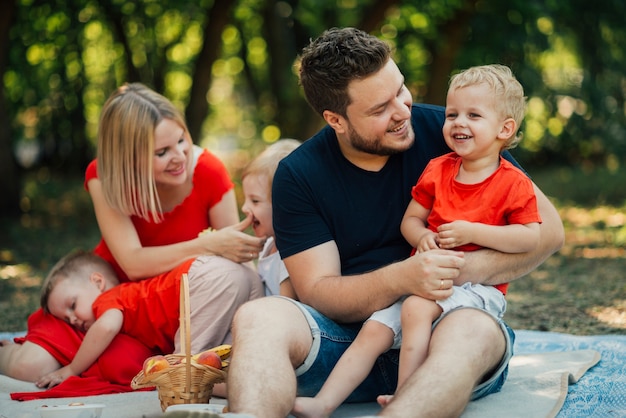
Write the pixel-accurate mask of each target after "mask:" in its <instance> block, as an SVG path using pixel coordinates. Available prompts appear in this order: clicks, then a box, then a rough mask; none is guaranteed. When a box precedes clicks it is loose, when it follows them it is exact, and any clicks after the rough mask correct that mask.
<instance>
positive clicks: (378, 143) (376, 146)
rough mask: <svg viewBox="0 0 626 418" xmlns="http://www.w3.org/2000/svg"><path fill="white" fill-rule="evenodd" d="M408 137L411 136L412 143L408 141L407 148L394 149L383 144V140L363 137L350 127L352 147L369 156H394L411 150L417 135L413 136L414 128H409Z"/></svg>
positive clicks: (349, 134) (349, 135) (349, 136)
mask: <svg viewBox="0 0 626 418" xmlns="http://www.w3.org/2000/svg"><path fill="white" fill-rule="evenodd" d="M407 135H410V136H411V137H412V138H411V140H410V141H407V143H406V144H405V145H406V146H404V147H402V148H392V147H388V146H385V145H383V144H382V142H383V141H382V140H381V139H379V138H373V139H372V138H365V137H363V136H361V135H360V134H359V133H358V132H357V131H356V130H355V129H354V128H353V127H352V125H349V127H348V138H349V139H350V145H352V147H353V148H354V149H356V150H358V151H361V152H366V153H368V154H373V155H381V156H386V155H394V154H398V153H400V152H404V151H406V150H408V149H409V148H411V146H412V145H413V142H414V141H415V135H414V134H413V128H412V127H411V126H409V131H408V132H407Z"/></svg>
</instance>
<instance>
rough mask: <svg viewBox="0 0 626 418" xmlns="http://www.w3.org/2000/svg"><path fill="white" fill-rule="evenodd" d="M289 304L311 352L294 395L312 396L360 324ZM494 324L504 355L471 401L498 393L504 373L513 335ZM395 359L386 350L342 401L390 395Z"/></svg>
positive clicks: (298, 373) (395, 352) (395, 375)
mask: <svg viewBox="0 0 626 418" xmlns="http://www.w3.org/2000/svg"><path fill="white" fill-rule="evenodd" d="M290 300H291V299H290ZM291 301H292V302H293V303H294V304H296V306H298V308H299V309H300V310H301V311H302V313H303V314H304V316H305V317H306V319H307V321H308V323H309V327H310V328H311V335H312V336H313V344H312V347H311V351H310V352H309V354H308V356H307V358H306V359H305V360H304V363H302V364H301V365H300V366H299V367H298V368H297V369H296V376H297V379H298V396H315V395H316V394H317V393H318V392H319V390H320V388H321V387H322V385H323V384H324V382H325V381H326V379H327V378H328V375H329V374H330V372H331V371H332V369H333V367H334V366H335V364H336V363H337V361H338V360H339V358H340V357H341V355H342V354H343V352H344V351H345V350H346V349H347V348H348V346H349V345H350V344H351V343H352V341H354V338H355V337H356V335H357V334H358V332H359V330H360V328H361V324H360V323H358V324H337V323H336V322H334V321H332V320H331V319H329V318H327V317H326V316H324V315H322V314H321V313H319V312H318V311H316V310H315V309H313V308H311V307H310V306H308V305H305V304H302V303H300V302H297V301H294V300H291ZM459 309H464V308H459ZM466 309H474V308H466ZM454 311H455V310H452V311H450V312H448V314H450V313H451V312H454ZM442 317H443V316H442ZM440 320H441V317H440V318H439V319H438V320H437V321H435V323H434V324H433V328H434V327H435V326H436V325H437V323H438V322H439V321H440ZM494 321H496V322H497V323H498V324H499V326H500V328H501V329H502V331H503V334H504V336H505V338H506V345H507V347H506V354H505V356H504V357H503V359H502V361H501V362H500V364H499V365H498V367H497V368H496V370H495V371H494V373H493V374H492V375H491V376H489V377H488V378H487V379H486V380H484V381H483V382H481V383H480V384H479V385H478V386H476V388H474V392H473V394H472V398H471V399H472V400H476V399H479V398H482V397H484V396H487V395H489V394H491V393H496V392H499V391H500V389H501V388H502V385H503V384H504V382H505V380H506V377H507V374H508V365H509V360H510V359H511V357H512V356H513V342H514V340H515V334H514V333H513V330H512V329H511V328H509V327H508V326H507V325H506V324H505V323H504V322H503V321H502V320H499V319H497V318H494ZM399 359H400V351H399V350H389V351H387V352H386V353H384V354H383V355H382V356H380V357H379V358H378V359H377V360H376V364H375V365H374V367H373V368H372V371H371V372H370V374H369V375H368V376H367V378H366V379H365V381H363V382H362V383H361V384H360V385H359V387H358V388H357V389H356V390H355V391H354V392H353V393H352V394H351V395H350V396H349V397H348V399H347V400H346V402H372V401H375V400H376V397H377V396H378V395H381V394H393V393H394V392H395V390H396V386H397V382H398V365H399Z"/></svg>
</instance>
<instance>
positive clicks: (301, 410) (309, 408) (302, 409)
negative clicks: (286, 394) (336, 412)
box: [291, 397, 333, 418]
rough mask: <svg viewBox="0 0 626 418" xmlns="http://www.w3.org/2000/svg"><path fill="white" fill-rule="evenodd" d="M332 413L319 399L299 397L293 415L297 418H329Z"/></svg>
mask: <svg viewBox="0 0 626 418" xmlns="http://www.w3.org/2000/svg"><path fill="white" fill-rule="evenodd" d="M332 412H333V411H332V410H331V411H329V410H328V408H327V407H326V405H324V403H323V402H322V401H321V400H319V399H316V398H305V397H297V398H296V401H295V402H294V404H293V409H292V411H291V414H292V415H293V416H295V417H297V418H328V417H329V416H330V414H331V413H332Z"/></svg>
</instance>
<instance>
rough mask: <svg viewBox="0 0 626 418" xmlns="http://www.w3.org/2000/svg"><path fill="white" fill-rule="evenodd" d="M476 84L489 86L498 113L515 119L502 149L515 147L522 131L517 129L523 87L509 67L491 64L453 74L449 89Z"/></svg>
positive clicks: (521, 114)
mask: <svg viewBox="0 0 626 418" xmlns="http://www.w3.org/2000/svg"><path fill="white" fill-rule="evenodd" d="M476 84H486V85H487V86H489V88H491V91H492V93H493V97H494V99H495V103H496V106H497V108H498V111H499V112H500V115H501V116H502V117H504V118H513V120H515V123H516V125H517V131H516V132H515V133H514V134H513V135H512V136H511V138H509V140H508V141H507V142H506V144H505V145H504V149H511V148H514V147H516V146H517V144H519V142H520V141H521V140H522V133H521V132H520V131H519V128H520V126H521V124H522V121H523V120H524V113H525V112H526V97H524V88H523V87H522V85H521V84H520V82H519V81H517V79H516V78H515V76H514V75H513V72H512V71H511V69H510V68H509V67H507V66H505V65H500V64H492V65H481V66H477V67H470V68H468V69H467V70H464V71H461V72H460V73H458V74H455V75H454V76H452V78H451V79H450V90H457V89H460V88H463V87H468V86H474V85H476Z"/></svg>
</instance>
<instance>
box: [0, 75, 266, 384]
mask: <svg viewBox="0 0 626 418" xmlns="http://www.w3.org/2000/svg"><path fill="white" fill-rule="evenodd" d="M85 187H86V189H87V190H88V191H89V194H90V196H91V199H92V201H93V205H94V210H95V213H96V218H97V221H98V226H99V227H100V232H101V234H102V240H101V241H100V243H99V244H98V245H97V247H96V248H95V250H94V252H95V253H96V254H97V255H99V256H101V257H102V258H104V259H105V260H107V261H108V262H109V263H111V265H112V266H113V267H114V269H115V272H116V273H117V275H118V276H119V278H120V281H121V282H126V281H136V280H142V279H144V278H147V277H152V276H156V275H159V274H162V273H165V272H167V271H169V270H171V269H173V268H174V267H176V266H177V265H179V264H180V263H181V262H182V261H184V260H188V259H192V258H196V257H198V256H200V255H214V257H203V258H202V260H204V261H203V262H204V263H205V266H204V267H203V270H205V271H206V272H207V274H206V279H205V280H210V281H211V282H213V283H214V286H213V287H212V288H211V287H210V286H209V287H208V286H203V289H205V290H204V291H205V292H206V296H205V298H206V299H207V300H212V305H213V306H214V307H215V308H214V310H213V312H212V313H210V314H209V315H207V316H206V317H205V323H206V324H207V326H206V329H203V330H197V331H202V332H205V333H207V335H206V339H207V340H209V341H220V342H228V341H230V322H231V320H232V316H233V315H234V312H235V310H236V309H237V307H238V306H239V305H241V304H242V303H243V302H245V301H247V300H249V299H254V298H256V297H259V296H262V295H263V288H262V285H261V281H260V280H259V277H258V275H257V274H256V272H255V271H254V270H253V269H252V268H250V267H249V266H248V265H246V263H248V262H250V261H251V260H252V259H254V258H256V257H257V256H258V254H259V252H260V251H261V250H262V249H263V245H264V242H265V240H264V239H263V238H258V237H254V236H250V235H248V234H246V233H244V232H243V230H244V229H245V228H247V227H248V226H249V225H250V223H251V218H246V219H245V220H244V221H242V222H239V217H238V212H237V203H236V199H235V194H234V190H233V183H232V181H231V179H230V177H229V175H228V172H227V171H226V168H225V167H224V165H223V164H222V163H221V161H220V160H219V159H218V158H217V157H216V156H214V155H213V154H211V153H210V152H209V151H207V150H202V149H201V148H199V147H197V146H194V145H193V142H192V140H191V137H190V135H189V131H188V129H187V126H186V124H185V121H184V118H183V115H182V113H181V112H180V111H179V110H178V109H177V108H176V107H175V106H174V105H173V104H172V103H171V102H170V101H169V100H167V99H166V98H165V97H163V96H162V95H160V94H158V93H156V92H154V91H152V90H150V89H149V88H147V87H145V86H143V85H141V84H138V83H132V84H126V85H124V86H122V87H120V88H119V89H117V90H116V91H115V92H114V93H113V94H112V95H111V96H110V97H109V99H108V100H107V102H106V103H105V105H104V107H103V109H102V113H101V117H100V124H99V131H98V151H97V158H96V160H94V161H92V163H91V164H90V165H89V166H88V168H87V170H86V176H85ZM209 229H211V230H212V232H210V233H202V232H203V231H206V230H209ZM242 263H243V264H242ZM206 289H212V290H208V291H207V290H206ZM190 291H191V292H193V291H194V289H190ZM67 327H68V326H67V324H65V323H64V322H62V321H59V320H56V319H55V318H53V317H51V316H49V315H44V314H43V312H42V311H41V310H39V311H37V312H35V313H34V314H33V315H31V317H30V318H29V323H28V334H27V336H26V337H25V339H23V340H20V341H18V342H20V343H22V344H17V345H8V346H5V347H0V373H2V374H6V375H9V376H12V377H14V378H17V379H21V380H27V381H37V379H39V377H40V376H42V375H45V374H47V373H49V372H51V371H54V370H56V369H58V368H60V367H62V366H65V365H67V364H69V362H71V360H72V357H73V355H74V353H75V352H76V349H77V348H78V347H79V346H80V342H81V341H82V334H81V333H77V332H75V331H73V330H71V329H67Z"/></svg>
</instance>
